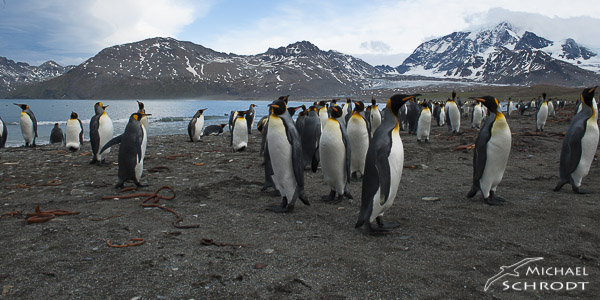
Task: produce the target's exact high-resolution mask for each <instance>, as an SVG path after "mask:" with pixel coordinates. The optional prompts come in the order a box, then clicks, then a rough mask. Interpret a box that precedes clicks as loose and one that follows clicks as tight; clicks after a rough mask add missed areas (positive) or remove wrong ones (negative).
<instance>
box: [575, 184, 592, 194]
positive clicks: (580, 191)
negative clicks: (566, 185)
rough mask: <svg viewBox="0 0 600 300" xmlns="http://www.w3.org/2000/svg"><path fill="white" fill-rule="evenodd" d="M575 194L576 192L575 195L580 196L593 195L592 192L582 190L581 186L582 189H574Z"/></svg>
mask: <svg viewBox="0 0 600 300" xmlns="http://www.w3.org/2000/svg"><path fill="white" fill-rule="evenodd" d="M573 192H575V193H577V194H580V195H585V194H591V193H592V191H591V190H588V189H584V188H582V187H581V186H580V187H577V188H576V187H574V188H573Z"/></svg>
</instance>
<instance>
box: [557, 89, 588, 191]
mask: <svg viewBox="0 0 600 300" xmlns="http://www.w3.org/2000/svg"><path fill="white" fill-rule="evenodd" d="M596 88H597V86H596V87H593V88H586V89H584V90H583V92H582V93H581V111H580V112H579V113H577V114H576V115H575V117H573V121H571V125H569V129H568V130H567V134H566V135H565V138H564V140H563V145H562V149H561V151H560V179H559V181H558V183H557V184H556V187H555V188H554V191H555V192H557V191H559V190H560V189H561V188H562V187H563V185H565V184H567V183H569V184H571V187H572V188H573V191H574V192H576V193H579V194H588V193H591V191H589V190H587V189H583V188H582V187H581V180H582V179H583V177H585V176H586V175H587V174H588V172H589V171H590V166H591V165H592V161H594V155H596V149H597V148H598V107H597V106H596V104H595V100H594V94H595V92H596Z"/></svg>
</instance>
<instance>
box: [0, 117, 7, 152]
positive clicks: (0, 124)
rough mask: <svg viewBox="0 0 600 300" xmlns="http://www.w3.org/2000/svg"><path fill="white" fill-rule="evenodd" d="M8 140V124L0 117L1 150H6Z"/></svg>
mask: <svg viewBox="0 0 600 300" xmlns="http://www.w3.org/2000/svg"><path fill="white" fill-rule="evenodd" d="M7 138H8V130H7V129H6V123H4V121H3V120H2V117H0V148H4V146H5V145H6V139H7Z"/></svg>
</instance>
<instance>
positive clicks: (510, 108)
mask: <svg viewBox="0 0 600 300" xmlns="http://www.w3.org/2000/svg"><path fill="white" fill-rule="evenodd" d="M512 111H513V101H512V98H510V97H509V98H508V103H507V104H506V115H507V116H509V117H510V115H511V114H512Z"/></svg>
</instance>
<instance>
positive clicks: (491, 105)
mask: <svg viewBox="0 0 600 300" xmlns="http://www.w3.org/2000/svg"><path fill="white" fill-rule="evenodd" d="M469 99H473V100H475V101H477V102H481V103H483V105H485V107H487V108H488V110H489V111H490V112H494V113H495V112H498V108H499V107H500V104H499V103H498V99H496V98H494V97H492V96H482V97H469Z"/></svg>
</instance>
